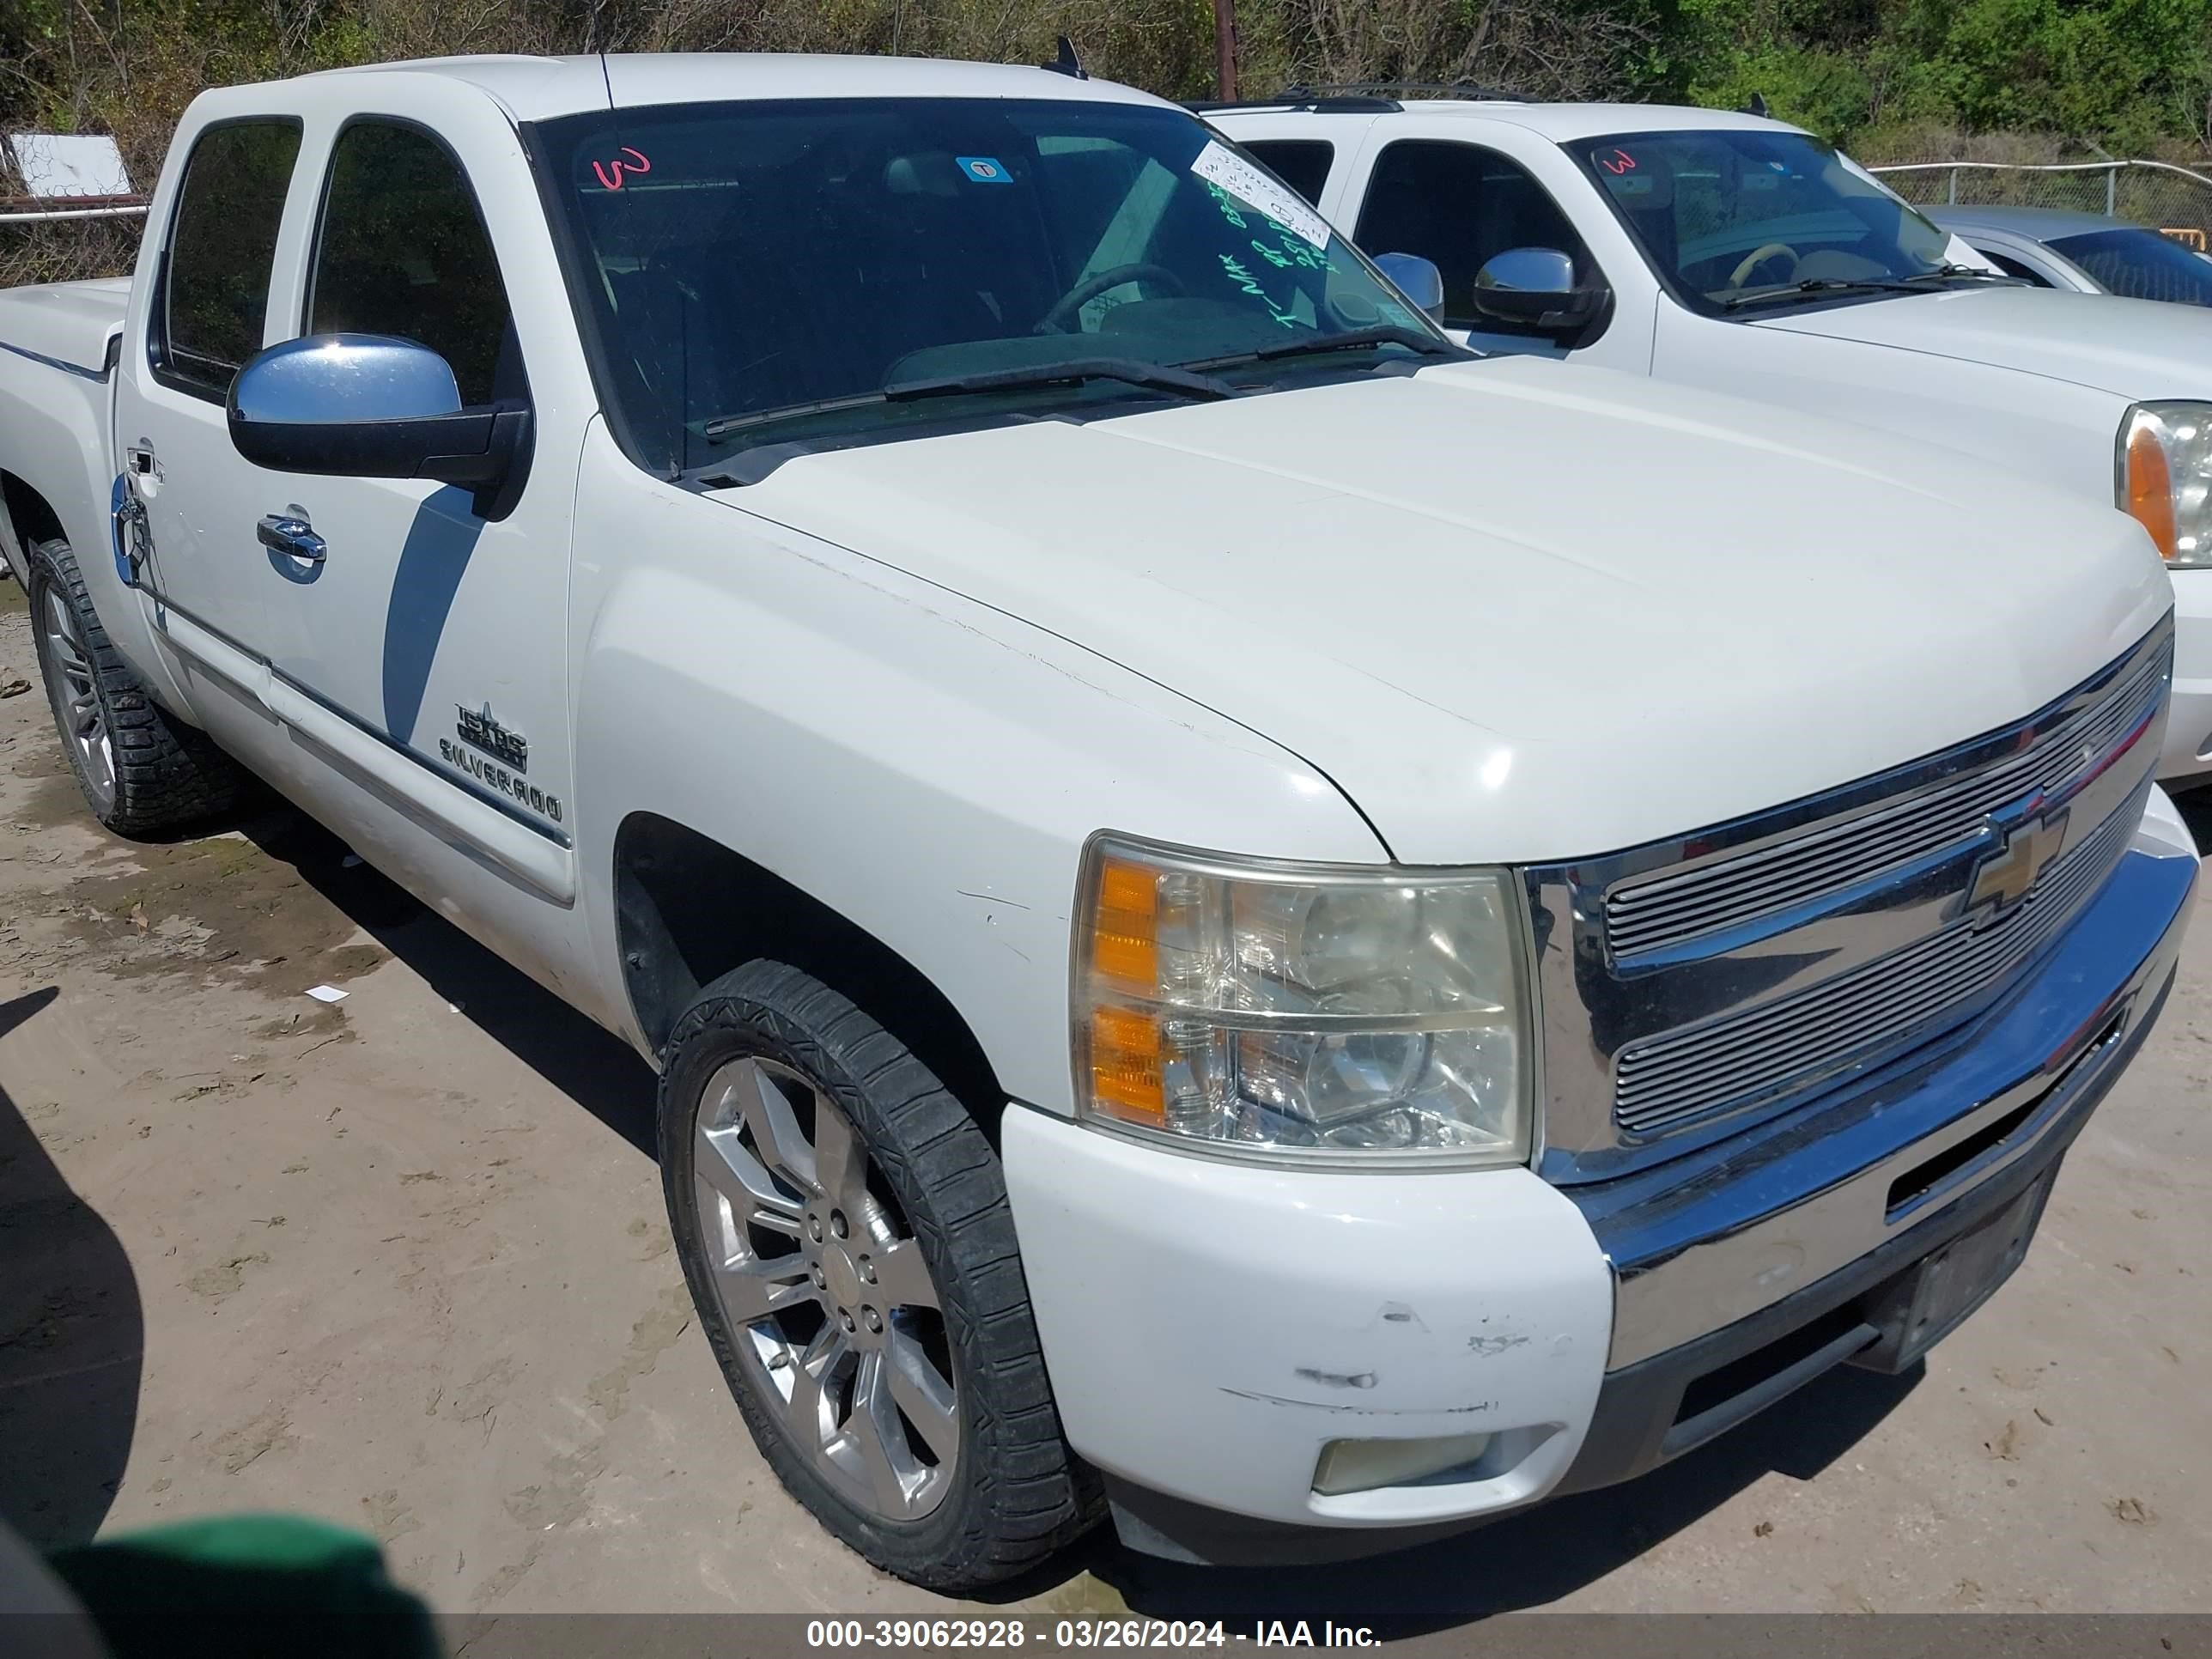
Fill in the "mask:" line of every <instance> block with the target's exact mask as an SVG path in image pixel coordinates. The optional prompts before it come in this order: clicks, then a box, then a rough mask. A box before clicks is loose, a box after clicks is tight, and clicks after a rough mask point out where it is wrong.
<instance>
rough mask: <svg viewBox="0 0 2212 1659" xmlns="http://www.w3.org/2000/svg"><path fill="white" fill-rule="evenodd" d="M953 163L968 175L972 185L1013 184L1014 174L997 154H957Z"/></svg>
mask: <svg viewBox="0 0 2212 1659" xmlns="http://www.w3.org/2000/svg"><path fill="white" fill-rule="evenodd" d="M952 161H953V165H954V166H956V167H958V168H959V169H960V171H961V172H962V173H965V174H966V175H967V178H968V182H969V184H971V185H1011V184H1012V183H1013V182H1014V175H1013V174H1012V173H1008V172H1007V171H1006V164H1005V163H1004V162H1002V161H1000V160H999V158H998V157H997V156H995V155H956V156H954V157H953V158H952Z"/></svg>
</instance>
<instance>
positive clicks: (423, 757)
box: [229, 114, 574, 904]
mask: <svg viewBox="0 0 2212 1659" xmlns="http://www.w3.org/2000/svg"><path fill="white" fill-rule="evenodd" d="M518 159H519V158H518ZM298 303H299V306H300V326H299V330H298V331H299V332H301V333H303V334H327V333H349V334H375V335H386V336H396V337H401V338H404V339H409V340H412V341H415V342H416V343H420V344H422V345H427V346H428V347H429V348H430V349H432V350H434V351H435V352H437V353H438V354H439V355H440V356H441V357H443V358H444V359H445V360H446V362H447V364H448V365H449V366H450V367H451V368H452V369H453V377H454V380H455V381H456V383H457V384H458V386H459V389H460V394H461V401H462V403H463V404H464V406H465V407H468V408H471V409H480V408H483V407H485V406H487V405H501V406H505V407H509V408H530V407H531V406H532V390H531V383H530V375H529V373H528V365H527V362H526V357H527V356H528V354H527V352H526V350H525V348H524V342H523V337H522V336H521V335H520V334H519V333H518V331H517V328H516V323H515V318H514V315H513V307H511V306H510V304H509V300H508V289H507V283H506V282H505V280H504V278H503V276H502V273H501V260H500V258H499V254H498V252H497V249H496V247H495V239H494V236H493V234H492V231H491V228H489V225H488V224H487V221H486V216H485V215H484V213H483V210H482V208H481V207H480V205H479V200H478V196H477V191H476V190H475V189H474V188H473V187H472V185H471V180H470V179H469V177H468V174H467V173H466V171H465V168H464V167H463V165H462V163H461V161H460V160H459V156H458V155H456V154H455V153H454V151H453V149H451V148H449V146H448V145H447V143H445V141H444V140H443V139H441V138H440V137H435V136H434V135H433V133H432V132H431V131H430V130H429V129H428V126H427V125H423V124H422V123H420V122H417V121H415V120H411V119H408V118H404V116H401V115H393V116H384V115H374V114H364V115H356V116H355V117H353V118H350V119H349V120H347V121H346V122H345V123H344V124H343V125H342V126H341V127H340V128H339V129H338V131H337V134H336V136H335V137H334V138H332V140H331V143H330V148H329V151H328V155H327V159H326V161H325V162H324V163H323V166H322V167H321V177H320V179H319V211H318V214H317V218H316V223H315V227H314V230H313V236H312V238H311V239H310V240H309V242H308V246H307V258H306V264H305V271H304V282H303V283H302V284H301V289H300V292H299V299H298ZM548 447H549V446H548V435H547V434H546V432H545V430H544V428H543V427H542V426H541V427H540V428H539V431H538V436H537V441H536V443H535V444H534V446H533V452H534V453H533V454H532V461H531V472H530V476H529V478H528V481H527V482H526V483H525V485H524V486H523V489H522V491H521V495H520V501H519V502H518V503H517V505H516V506H515V507H514V510H513V512H512V513H510V514H508V515H507V516H506V517H504V518H501V519H499V520H496V521H487V520H485V519H483V518H482V517H480V516H479V515H478V513H477V510H476V504H475V502H474V501H473V500H472V497H471V492H470V491H468V490H466V489H460V488H457V487H455V486H453V485H450V484H439V483H431V482H425V481H417V480H412V479H381V478H340V477H306V476H301V475H294V474H286V473H280V472H274V471H267V470H265V469H263V468H259V467H255V466H252V465H248V464H247V463H246V462H245V461H244V460H242V459H234V465H233V466H232V468H231V473H230V477H231V483H230V487H229V488H230V493H231V495H232V496H233V500H232V501H230V503H229V510H230V511H231V512H232V513H234V515H235V518H236V520H237V521H238V527H240V528H242V529H245V530H246V531H247V532H249V533H250V532H251V529H252V524H253V522H255V521H256V520H258V518H260V517H261V516H263V515H283V516H286V517H289V518H290V519H292V520H295V523H296V524H297V525H298V526H299V527H300V528H301V530H302V531H303V532H304V533H305V534H306V535H307V537H308V538H310V539H309V542H308V543H307V552H306V553H305V555H304V556H294V555H293V554H290V553H289V552H286V551H283V550H275V549H272V550H268V551H267V554H266V556H265V558H264V560H263V562H262V569H261V572H260V577H261V580H262V582H263V585H264V592H265V594H266V595H267V598H266V600H265V611H264V614H265V618H266V620H265V623H264V625H263V626H262V627H261V629H260V630H259V631H258V634H257V635H256V636H255V643H256V644H257V645H258V647H259V648H260V651H261V653H262V654H263V655H264V656H265V657H266V659H267V661H268V663H269V666H270V671H271V674H272V677H273V678H275V679H276V681H278V682H279V683H281V684H284V685H289V686H294V687H297V688H298V689H299V690H301V691H302V692H304V693H305V694H306V695H307V697H308V698H310V699H312V701H313V705H314V708H313V711H302V714H301V718H302V719H304V720H314V719H320V720H324V721H325V722H330V721H335V722H340V723H342V724H343V727H344V728H346V730H345V731H343V732H336V731H333V732H332V733H331V735H332V738H333V739H334V741H333V744H332V745H331V746H332V754H331V759H332V760H333V761H334V762H336V763H337V764H338V765H339V766H340V767H341V768H342V769H348V770H350V771H351V772H353V773H355V774H357V775H358V776H359V781H361V782H362V785H363V786H364V787H368V788H369V789H371V790H372V791H374V792H375V793H380V794H381V795H383V796H385V797H386V799H391V798H392V797H393V796H394V795H395V794H396V795H397V796H398V798H399V799H398V800H397V801H396V802H395V803H394V804H396V805H399V806H400V807H401V808H402V810H403V811H405V812H406V813H407V814H408V815H409V816H410V817H413V818H414V819H415V820H416V822H417V823H420V824H421V825H422V827H423V828H424V829H427V830H428V831H430V832H431V833H432V834H433V835H436V836H443V837H444V838H445V839H447V841H448V842H453V843H454V844H458V845H462V846H465V847H466V848H469V849H470V850H471V851H472V852H473V853H474V854H476V855H477V856H478V857H479V858H480V859H483V858H488V859H489V860H490V861H491V862H492V863H493V864H494V865H495V866H500V867H501V871H502V872H503V873H504V874H505V875H507V877H509V878H511V879H513V880H514V881H518V882H520V884H523V885H524V886H525V887H526V888H530V889H533V890H536V891H537V892H538V895H539V896H542V897H545V898H551V899H554V900H556V901H558V902H562V903H563V904H565V903H566V902H568V900H569V899H570V898H571V897H572V896H573V892H574V871H573V861H572V858H571V855H570V842H569V826H570V825H571V824H572V823H574V813H573V803H572V796H571V792H570V744H569V723H568V675H567V650H566V637H565V636H566V630H567V621H568V532H569V507H570V500H569V490H570V488H572V487H573V480H574V455H573V453H570V454H569V455H568V456H565V457H564V456H561V455H557V454H554V453H548ZM564 461H566V462H567V465H563V462H564ZM364 740H365V741H364ZM488 812H489V814H491V815H495V817H488V816H487V813H488ZM399 850H400V852H401V854H402V855H403V857H404V853H405V849H404V848H401V849H399Z"/></svg>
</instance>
